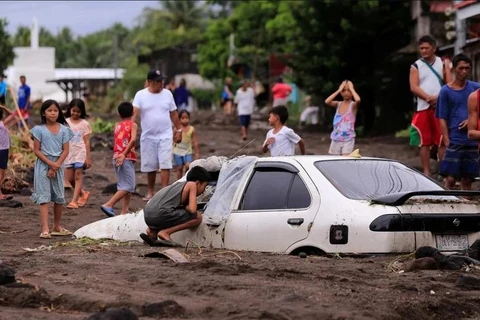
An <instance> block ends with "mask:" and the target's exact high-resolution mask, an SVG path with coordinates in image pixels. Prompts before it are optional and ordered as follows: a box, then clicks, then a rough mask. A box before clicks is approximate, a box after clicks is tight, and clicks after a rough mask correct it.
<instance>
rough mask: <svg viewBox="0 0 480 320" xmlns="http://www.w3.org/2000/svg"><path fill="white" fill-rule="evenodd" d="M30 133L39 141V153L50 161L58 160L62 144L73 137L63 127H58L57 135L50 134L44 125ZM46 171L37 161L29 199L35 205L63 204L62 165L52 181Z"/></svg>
mask: <svg viewBox="0 0 480 320" xmlns="http://www.w3.org/2000/svg"><path fill="white" fill-rule="evenodd" d="M30 133H31V134H32V135H33V137H34V138H35V139H36V140H38V141H40V151H41V152H42V153H43V154H44V155H45V156H46V157H47V158H48V159H49V160H51V161H57V160H58V158H59V157H60V155H61V154H62V152H63V144H64V143H66V142H68V141H70V139H72V137H73V132H72V130H70V128H68V127H66V126H64V125H60V130H59V131H58V132H57V133H52V132H50V130H48V129H47V127H46V126H45V125H38V126H35V127H33V128H32V130H30ZM48 169H49V167H48V165H47V164H46V163H45V162H43V161H42V160H40V159H37V161H36V162H35V170H34V174H33V194H32V196H31V197H30V199H31V200H32V201H33V202H34V203H37V204H43V203H48V202H54V203H59V204H64V203H65V194H64V193H65V190H64V185H63V165H62V166H61V167H60V169H58V171H57V174H56V175H55V177H54V178H53V179H50V178H49V177H48V176H47V174H48Z"/></svg>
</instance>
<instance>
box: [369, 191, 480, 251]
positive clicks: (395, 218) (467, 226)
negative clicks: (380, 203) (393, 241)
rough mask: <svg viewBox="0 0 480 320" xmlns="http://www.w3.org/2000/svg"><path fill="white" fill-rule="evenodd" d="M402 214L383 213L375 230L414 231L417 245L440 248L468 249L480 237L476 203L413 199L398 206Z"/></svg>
mask: <svg viewBox="0 0 480 320" xmlns="http://www.w3.org/2000/svg"><path fill="white" fill-rule="evenodd" d="M396 207H397V209H398V210H399V214H389V215H383V216H380V217H378V218H377V219H375V221H373V222H372V224H371V225H370V229H371V230H372V231H390V232H399V231H413V232H415V247H416V248H419V247H421V246H432V247H436V248H438V249H439V250H441V251H458V250H463V249H466V248H468V247H469V246H470V245H471V244H472V243H473V242H474V241H475V240H477V239H479V238H480V205H478V204H477V203H476V202H467V201H451V200H438V199H410V200H409V201H407V202H406V203H405V204H403V205H397V206H396Z"/></svg>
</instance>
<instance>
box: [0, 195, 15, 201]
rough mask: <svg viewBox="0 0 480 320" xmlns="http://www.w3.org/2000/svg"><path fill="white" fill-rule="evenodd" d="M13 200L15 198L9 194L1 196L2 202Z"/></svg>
mask: <svg viewBox="0 0 480 320" xmlns="http://www.w3.org/2000/svg"><path fill="white" fill-rule="evenodd" d="M12 199H13V196H12V195H9V194H8V195H7V194H2V195H1V196H0V200H12Z"/></svg>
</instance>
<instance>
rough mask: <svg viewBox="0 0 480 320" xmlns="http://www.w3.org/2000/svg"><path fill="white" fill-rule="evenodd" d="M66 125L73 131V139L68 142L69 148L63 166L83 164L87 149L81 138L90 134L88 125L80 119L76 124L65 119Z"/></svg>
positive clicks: (69, 119) (90, 130)
mask: <svg viewBox="0 0 480 320" xmlns="http://www.w3.org/2000/svg"><path fill="white" fill-rule="evenodd" d="M67 123H68V126H69V127H70V129H71V130H72V131H73V138H72V139H71V140H70V148H69V152H68V156H67V159H65V164H73V163H84V162H85V161H86V160H87V147H86V146H85V141H84V140H83V138H84V137H85V136H86V135H87V134H90V133H92V129H91V128H90V124H89V123H88V121H87V120H84V119H82V120H81V121H80V122H78V123H73V122H72V119H71V118H67Z"/></svg>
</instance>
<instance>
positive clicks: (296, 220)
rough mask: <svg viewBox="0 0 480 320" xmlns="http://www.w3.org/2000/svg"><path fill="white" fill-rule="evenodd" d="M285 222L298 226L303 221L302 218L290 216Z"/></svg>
mask: <svg viewBox="0 0 480 320" xmlns="http://www.w3.org/2000/svg"><path fill="white" fill-rule="evenodd" d="M287 223H288V224H290V225H292V226H299V225H301V224H302V223H303V218H290V219H288V220H287Z"/></svg>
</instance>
